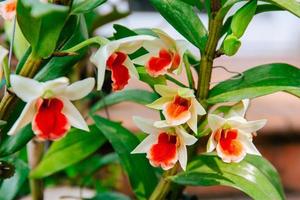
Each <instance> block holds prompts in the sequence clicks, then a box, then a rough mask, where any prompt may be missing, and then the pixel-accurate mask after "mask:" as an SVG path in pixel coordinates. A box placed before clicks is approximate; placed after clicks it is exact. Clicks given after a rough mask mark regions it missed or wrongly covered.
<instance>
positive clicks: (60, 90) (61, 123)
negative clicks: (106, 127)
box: [8, 75, 95, 140]
mask: <svg viewBox="0 0 300 200" xmlns="http://www.w3.org/2000/svg"><path fill="white" fill-rule="evenodd" d="M10 79H11V87H12V90H13V92H14V93H15V94H16V95H17V96H18V97H19V98H20V99H21V100H23V101H24V102H26V103H27V104H26V106H25V108H24V109H23V111H22V113H21V115H20V117H19V118H18V119H17V121H16V122H15V124H14V125H13V126H12V128H11V129H10V131H9V132H8V134H9V135H13V134H15V133H16V132H17V130H19V129H20V128H22V127H24V126H25V125H26V124H28V123H30V122H31V121H32V130H33V132H34V133H35V134H36V135H37V137H38V138H40V139H43V140H57V139H59V138H61V137H63V136H64V135H65V134H66V133H67V132H68V130H69V129H70V127H71V126H73V127H76V128H78V129H82V130H85V131H89V128H88V126H87V124H86V122H85V120H84V119H83V117H82V116H81V114H80V113H79V111H78V110H77V109H76V107H75V106H74V105H73V104H72V103H71V101H74V100H78V99H81V98H83V97H84V96H86V95H88V94H89V93H90V92H91V91H92V89H93V88H94V85H95V80H94V78H86V79H84V80H81V81H78V82H75V83H73V84H71V85H69V80H68V79H67V78H65V77H62V78H58V79H55V80H51V81H47V82H38V81H36V80H33V79H29V78H25V77H22V76H18V75H11V76H10Z"/></svg>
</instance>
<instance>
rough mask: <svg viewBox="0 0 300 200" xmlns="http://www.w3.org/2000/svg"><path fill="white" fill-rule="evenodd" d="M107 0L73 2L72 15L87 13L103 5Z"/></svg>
mask: <svg viewBox="0 0 300 200" xmlns="http://www.w3.org/2000/svg"><path fill="white" fill-rule="evenodd" d="M106 1H107V0H88V1H87V0H74V3H73V6H72V11H71V13H72V14H81V13H88V12H91V11H93V10H94V9H95V8H97V7H98V6H100V5H101V4H103V3H105V2H106Z"/></svg>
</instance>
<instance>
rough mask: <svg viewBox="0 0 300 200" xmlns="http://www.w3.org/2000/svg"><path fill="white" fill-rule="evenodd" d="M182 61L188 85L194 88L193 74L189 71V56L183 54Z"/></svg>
mask: <svg viewBox="0 0 300 200" xmlns="http://www.w3.org/2000/svg"><path fill="white" fill-rule="evenodd" d="M183 62H184V66H185V71H186V76H187V79H188V81H189V86H190V88H191V89H194V88H195V82H194V78H193V74H192V71H191V64H190V62H189V58H188V56H187V54H184V55H183Z"/></svg>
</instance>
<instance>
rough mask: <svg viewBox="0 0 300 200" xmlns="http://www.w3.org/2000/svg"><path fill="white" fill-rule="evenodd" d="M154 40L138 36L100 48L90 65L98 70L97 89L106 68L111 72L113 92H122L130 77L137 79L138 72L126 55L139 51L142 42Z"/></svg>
mask: <svg viewBox="0 0 300 200" xmlns="http://www.w3.org/2000/svg"><path fill="white" fill-rule="evenodd" d="M154 39H155V37H152V36H147V35H138V36H132V37H127V38H124V39H120V40H115V41H112V42H109V43H108V44H106V45H104V46H102V47H100V49H99V50H98V51H97V52H96V54H95V55H93V56H92V57H91V61H92V63H94V64H95V65H96V66H97V68H98V84H97V85H98V86H97V89H98V90H101V88H102V85H103V82H104V78H105V70H106V68H108V69H109V70H110V71H111V72H112V75H111V79H112V81H113V84H112V87H113V90H122V89H123V88H124V87H125V86H126V85H127V84H128V80H129V79H130V77H136V78H138V77H139V75H138V72H137V70H136V68H135V66H134V64H133V63H132V61H131V60H130V58H129V56H128V55H129V54H132V53H134V52H135V51H137V50H138V49H140V48H141V47H142V45H143V41H145V40H154Z"/></svg>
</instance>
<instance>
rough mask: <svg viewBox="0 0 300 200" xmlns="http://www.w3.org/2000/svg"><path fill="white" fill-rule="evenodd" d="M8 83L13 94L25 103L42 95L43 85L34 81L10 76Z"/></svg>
mask: <svg viewBox="0 0 300 200" xmlns="http://www.w3.org/2000/svg"><path fill="white" fill-rule="evenodd" d="M10 82H11V87H12V89H13V91H14V93H15V94H16V95H17V96H18V97H19V98H20V99H22V100H23V101H25V102H30V101H32V100H33V99H36V98H38V97H40V96H41V95H42V94H43V84H42V83H39V82H38V81H36V80H33V79H30V78H26V77H22V76H18V75H10Z"/></svg>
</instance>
